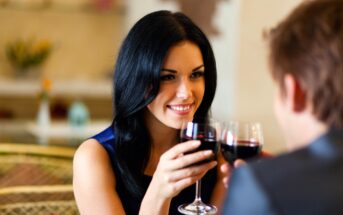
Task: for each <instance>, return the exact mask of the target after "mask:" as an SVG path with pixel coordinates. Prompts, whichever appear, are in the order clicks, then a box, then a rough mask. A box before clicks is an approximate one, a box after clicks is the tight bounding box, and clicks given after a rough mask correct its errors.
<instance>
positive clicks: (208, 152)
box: [204, 150, 212, 155]
mask: <svg viewBox="0 0 343 215" xmlns="http://www.w3.org/2000/svg"><path fill="white" fill-rule="evenodd" d="M210 154H212V150H206V151H204V155H210Z"/></svg>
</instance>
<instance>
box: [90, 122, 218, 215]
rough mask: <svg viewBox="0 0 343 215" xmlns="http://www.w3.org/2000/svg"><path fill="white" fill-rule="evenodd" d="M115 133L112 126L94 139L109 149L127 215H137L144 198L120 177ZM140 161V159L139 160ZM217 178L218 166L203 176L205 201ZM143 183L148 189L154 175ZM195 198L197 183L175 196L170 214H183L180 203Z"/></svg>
mask: <svg viewBox="0 0 343 215" xmlns="http://www.w3.org/2000/svg"><path fill="white" fill-rule="evenodd" d="M115 136H116V135H115V133H114V131H113V129H112V126H110V127H108V128H107V129H105V130H104V131H102V132H100V133H99V134H97V135H95V136H93V137H92V138H93V139H96V140H97V141H98V142H99V143H100V144H101V145H102V146H103V147H104V148H105V150H106V151H107V153H108V156H109V157H110V160H111V164H112V169H113V171H114V173H115V175H116V187H115V188H114V189H115V190H116V191H117V193H118V195H119V197H120V199H121V202H122V204H123V207H124V210H125V212H126V214H127V215H137V214H138V213H139V208H140V204H141V202H142V200H143V199H142V198H136V197H134V196H132V195H131V194H130V193H129V192H128V191H127V189H126V188H125V185H124V183H123V181H122V178H121V177H118V174H119V171H118V170H117V169H116V165H114V162H115V159H114V158H115V156H116V155H115V154H116V152H115V150H114V142H115ZM137 162H139V161H137ZM216 179H217V171H216V168H213V169H211V170H210V171H208V172H207V173H206V175H205V176H204V177H203V178H202V183H201V185H202V186H201V187H202V189H201V194H202V195H201V197H202V200H203V202H209V199H210V197H211V194H212V191H213V188H214V185H215V183H216ZM143 180H144V181H143V185H144V190H145V191H146V190H147V189H148V186H149V184H150V182H151V180H152V176H148V175H144V176H143ZM194 198H195V185H192V186H190V187H188V188H186V189H184V190H183V191H181V192H180V193H179V194H178V195H177V196H175V197H174V198H173V199H172V201H171V204H170V209H169V214H170V215H174V214H176V215H178V214H181V213H179V212H178V210H177V208H178V206H179V205H181V204H184V203H191V202H193V200H194Z"/></svg>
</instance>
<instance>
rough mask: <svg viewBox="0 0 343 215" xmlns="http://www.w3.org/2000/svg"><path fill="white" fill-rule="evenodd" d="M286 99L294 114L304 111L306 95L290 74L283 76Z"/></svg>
mask: <svg viewBox="0 0 343 215" xmlns="http://www.w3.org/2000/svg"><path fill="white" fill-rule="evenodd" d="M284 82H285V90H286V97H287V100H288V102H289V104H290V105H291V109H292V110H293V111H294V112H302V111H304V110H305V109H306V104H307V99H306V93H305V91H304V90H303V89H302V87H301V85H300V83H299V81H298V80H297V79H295V77H294V76H293V75H291V74H287V75H285V78H284Z"/></svg>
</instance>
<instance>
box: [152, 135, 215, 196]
mask: <svg viewBox="0 0 343 215" xmlns="http://www.w3.org/2000/svg"><path fill="white" fill-rule="evenodd" d="M199 146H200V141H197V140H195V141H194V140H193V141H187V142H185V143H180V144H177V145H175V146H174V147H173V148H171V149H170V150H168V151H167V152H165V153H164V154H163V155H162V156H161V157H160V161H159V163H158V165H157V169H156V171H155V174H154V176H153V179H152V184H154V186H157V187H159V188H158V195H159V196H160V197H162V198H172V197H174V196H176V195H177V194H179V192H180V191H181V190H183V189H184V188H186V187H188V186H190V185H192V184H194V183H195V182H196V181H197V180H199V179H201V178H202V177H203V176H204V175H205V174H206V172H207V171H208V170H209V169H212V168H213V167H215V166H216V164H217V162H216V161H210V162H206V163H204V164H200V165H198V164H197V165H192V164H195V163H197V162H199V161H203V160H205V159H209V158H211V157H212V156H214V154H213V152H212V151H211V150H205V151H198V152H194V153H190V154H186V153H187V152H190V151H192V150H195V149H196V148H198V147H199Z"/></svg>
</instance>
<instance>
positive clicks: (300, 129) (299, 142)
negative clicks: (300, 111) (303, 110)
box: [287, 115, 328, 151]
mask: <svg viewBox="0 0 343 215" xmlns="http://www.w3.org/2000/svg"><path fill="white" fill-rule="evenodd" d="M298 117H299V118H298V119H297V125H296V128H293V131H294V132H293V133H294V135H293V136H292V137H290V138H288V141H287V142H288V144H287V146H288V149H289V150H290V151H293V150H297V149H299V148H303V147H306V146H307V145H309V144H311V143H312V142H313V141H314V140H316V139H317V138H319V137H320V136H322V135H323V134H325V133H326V132H327V130H328V126H327V125H326V124H324V123H322V122H320V121H318V120H317V119H316V118H314V117H313V116H312V115H302V116H298ZM295 129H296V131H295Z"/></svg>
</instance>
